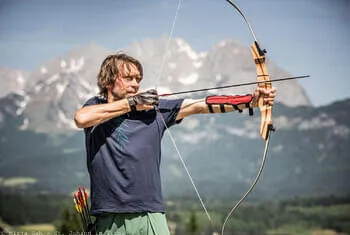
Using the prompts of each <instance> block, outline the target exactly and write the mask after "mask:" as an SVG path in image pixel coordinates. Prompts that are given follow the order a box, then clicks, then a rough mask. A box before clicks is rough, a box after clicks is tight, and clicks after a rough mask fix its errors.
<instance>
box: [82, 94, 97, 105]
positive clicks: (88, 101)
mask: <svg viewBox="0 0 350 235" xmlns="http://www.w3.org/2000/svg"><path fill="white" fill-rule="evenodd" d="M100 103H101V102H100V101H99V99H98V97H96V96H95V97H92V98H90V99H88V100H87V101H86V102H85V104H83V107H85V106H89V105H94V104H100Z"/></svg>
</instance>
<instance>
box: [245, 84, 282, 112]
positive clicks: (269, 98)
mask: <svg viewBox="0 0 350 235" xmlns="http://www.w3.org/2000/svg"><path fill="white" fill-rule="evenodd" d="M275 96H276V88H274V87H273V88H271V89H265V88H262V87H258V88H256V89H255V91H254V93H253V99H252V101H251V105H250V106H251V107H253V108H254V107H258V106H259V100H260V99H262V100H263V104H264V105H270V106H272V105H273V103H274V99H275Z"/></svg>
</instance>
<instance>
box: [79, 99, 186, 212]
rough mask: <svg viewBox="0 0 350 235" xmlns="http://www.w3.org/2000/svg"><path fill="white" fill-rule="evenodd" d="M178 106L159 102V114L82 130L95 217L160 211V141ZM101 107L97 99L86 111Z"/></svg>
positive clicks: (125, 117) (124, 118)
mask: <svg viewBox="0 0 350 235" xmlns="http://www.w3.org/2000/svg"><path fill="white" fill-rule="evenodd" d="M182 101H183V99H176V100H164V99H161V100H159V105H158V109H159V111H160V113H159V112H157V111H155V110H150V111H137V112H130V113H127V114H124V115H122V116H119V117H115V118H113V119H110V120H108V121H106V122H103V123H101V124H98V125H96V126H93V127H89V128H85V129H84V131H85V141H86V143H85V144H86V153H87V166H88V171H89V174H90V182H91V213H92V214H93V215H98V214H101V213H105V212H111V213H134V212H164V205H163V197H162V189H161V179H160V169H159V168H160V161H161V139H162V136H163V134H164V131H165V130H166V126H167V127H170V126H172V125H174V124H176V123H178V122H177V121H176V117H177V114H178V113H179V110H180V107H181V104H182ZM101 103H106V101H105V100H103V99H101V98H100V97H97V96H96V97H93V98H91V99H89V100H88V101H87V102H86V103H85V105H84V106H87V105H94V104H101ZM160 115H162V117H163V119H164V121H165V123H166V126H165V124H164V121H163V120H162V117H161V116H160Z"/></svg>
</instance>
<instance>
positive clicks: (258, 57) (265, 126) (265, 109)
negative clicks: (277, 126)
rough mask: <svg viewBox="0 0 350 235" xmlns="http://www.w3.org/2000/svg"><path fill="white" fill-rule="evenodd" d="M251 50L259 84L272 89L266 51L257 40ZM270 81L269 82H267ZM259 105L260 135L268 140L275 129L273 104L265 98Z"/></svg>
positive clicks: (261, 99)
mask: <svg viewBox="0 0 350 235" xmlns="http://www.w3.org/2000/svg"><path fill="white" fill-rule="evenodd" d="M251 52H252V55H253V59H254V62H255V66H256V73H257V80H258V82H261V81H265V82H264V83H259V84H258V86H259V87H261V88H264V89H271V87H272V86H271V82H269V81H270V75H269V72H268V70H267V67H266V58H265V51H263V50H261V49H260V47H259V44H258V43H257V42H256V41H255V42H254V43H253V44H252V46H251ZM266 81H268V82H266ZM258 107H259V110H260V114H261V124H260V136H261V138H262V139H263V140H265V141H266V140H267V138H268V136H269V132H270V131H271V130H273V126H272V106H270V105H266V104H265V103H264V100H263V98H260V99H259V101H258Z"/></svg>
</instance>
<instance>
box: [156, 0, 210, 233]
mask: <svg viewBox="0 0 350 235" xmlns="http://www.w3.org/2000/svg"><path fill="white" fill-rule="evenodd" d="M182 3H183V0H179V1H178V4H177V8H176V11H175V15H174V19H173V22H172V26H171V29H170V32H169V36H168V41H167V44H166V48H165V53H164V56H163V59H162V62H161V66H160V70H159V76H158V77H157V80H156V87H155V88H156V89H157V87H158V86H159V83H160V78H161V76H162V74H163V71H164V67H165V63H166V60H167V58H168V55H169V48H170V44H171V40H172V39H173V34H174V31H175V25H176V21H177V17H178V14H179V11H180V9H181V6H182ZM155 109H156V111H157V112H158V113H159V115H160V117H161V120H162V122H163V124H164V126H165V129H166V130H167V133H168V136H169V138H170V140H171V142H172V144H173V146H174V148H175V151H176V153H177V156H178V157H179V159H180V161H181V163H182V166H183V167H184V169H185V171H186V174H187V176H188V178H189V180H190V182H191V184H192V187H193V189H194V191H195V192H196V195H197V197H198V199H199V201H200V203H201V206H202V208H203V210H204V211H205V214H206V216H207V218H208V220H209V222H210V223H211V226H212V228H213V230H214V231H215V227H214V223H213V221H212V219H211V216H210V214H209V212H208V210H207V207H206V206H205V204H204V202H203V199H202V197H201V195H200V193H199V191H198V189H197V186H196V184H195V183H194V180H193V177H192V175H191V173H190V171H189V170H188V168H187V165H186V163H185V161H184V158H183V157H182V155H181V153H180V150H179V148H178V146H177V144H176V141H175V138H174V136H173V134H172V132H171V131H170V129H169V127H168V125H167V124H166V122H165V120H164V117H163V115H162V113H161V112H160V110H159V108H158V107H157V106H155Z"/></svg>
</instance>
